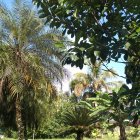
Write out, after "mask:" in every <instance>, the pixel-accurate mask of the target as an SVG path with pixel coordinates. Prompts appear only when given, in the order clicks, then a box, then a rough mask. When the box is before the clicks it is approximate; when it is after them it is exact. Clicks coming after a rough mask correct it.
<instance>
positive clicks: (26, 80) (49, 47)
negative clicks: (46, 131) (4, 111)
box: [0, 0, 64, 140]
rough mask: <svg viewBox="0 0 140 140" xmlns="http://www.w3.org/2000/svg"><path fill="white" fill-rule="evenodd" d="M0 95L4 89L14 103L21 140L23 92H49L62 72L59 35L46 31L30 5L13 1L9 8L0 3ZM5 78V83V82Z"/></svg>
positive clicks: (21, 138)
mask: <svg viewBox="0 0 140 140" xmlns="http://www.w3.org/2000/svg"><path fill="white" fill-rule="evenodd" d="M0 27H1V30H0V43H1V44H0V66H1V68H0V97H1V102H2V101H3V102H4V100H2V98H3V94H4V92H3V91H5V90H8V92H9V94H10V97H12V99H13V100H14V102H15V112H16V124H17V128H18V136H19V139H20V140H23V139H24V125H23V118H22V110H23V108H21V104H22V100H23V99H24V97H25V96H26V95H27V94H34V96H33V97H32V100H33V99H35V98H36V97H37V94H38V93H41V94H42V95H43V94H44V93H52V92H53V91H54V90H53V84H52V83H53V82H54V81H59V82H61V79H62V77H63V75H64V73H63V68H62V66H61V63H60V60H61V58H62V54H61V53H60V52H59V49H57V48H56V47H55V44H56V45H57V44H59V46H60V45H62V46H64V45H63V43H62V41H63V38H62V37H61V35H59V34H54V33H51V32H50V33H48V32H46V28H45V26H44V22H43V20H41V19H39V18H38V16H37V14H36V12H35V11H34V10H32V7H31V5H30V4H28V3H26V2H24V1H20V0H15V3H14V5H13V7H12V9H10V10H9V9H8V8H7V7H6V6H4V5H2V4H0ZM7 81H8V82H7Z"/></svg>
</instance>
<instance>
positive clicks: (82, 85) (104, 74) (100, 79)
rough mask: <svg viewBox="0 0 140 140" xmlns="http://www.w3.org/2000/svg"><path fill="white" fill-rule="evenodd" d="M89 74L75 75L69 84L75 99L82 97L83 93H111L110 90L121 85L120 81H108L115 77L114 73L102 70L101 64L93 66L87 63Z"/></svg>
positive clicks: (97, 63)
mask: <svg viewBox="0 0 140 140" xmlns="http://www.w3.org/2000/svg"><path fill="white" fill-rule="evenodd" d="M88 66H89V74H85V73H76V74H75V75H74V78H73V80H72V81H71V82H70V88H71V92H73V93H74V94H75V95H76V96H77V97H79V96H83V94H84V92H87V90H90V88H92V89H91V91H90V92H93V90H94V92H100V91H103V90H104V92H111V90H113V89H115V88H116V87H118V88H119V87H120V86H121V85H122V82H121V81H109V79H111V78H115V77H116V75H115V74H116V72H115V71H114V70H113V69H110V70H102V63H101V62H96V63H95V65H93V64H91V63H90V62H89V63H88Z"/></svg>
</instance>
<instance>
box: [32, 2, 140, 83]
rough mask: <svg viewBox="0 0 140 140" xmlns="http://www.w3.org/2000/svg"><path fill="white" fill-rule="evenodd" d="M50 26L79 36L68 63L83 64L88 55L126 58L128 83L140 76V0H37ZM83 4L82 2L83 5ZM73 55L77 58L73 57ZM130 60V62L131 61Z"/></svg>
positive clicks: (103, 57)
mask: <svg viewBox="0 0 140 140" xmlns="http://www.w3.org/2000/svg"><path fill="white" fill-rule="evenodd" d="M33 2H34V3H35V4H37V6H38V7H41V10H40V11H39V13H40V17H41V18H45V19H46V23H50V27H56V28H58V27H61V28H62V29H63V34H65V33H67V34H70V35H71V37H75V47H74V48H72V49H70V50H69V55H68V57H67V59H66V61H65V62H64V63H67V64H71V65H72V66H73V65H76V66H79V67H80V68H82V67H83V64H84V56H86V57H87V58H90V60H91V62H92V63H93V64H94V63H95V61H96V59H101V60H102V61H104V60H107V61H108V62H110V61H111V60H112V61H118V59H119V58H121V57H123V58H124V63H125V62H126V64H127V65H126V71H125V73H126V76H127V82H128V83H130V82H133V83H134V82H138V79H139V75H140V74H139V66H140V64H139V62H140V61H139V57H140V54H139V52H140V49H139V35H140V34H139V32H140V26H139V25H140V18H139V17H140V9H139V4H140V1H139V0H123V1H122V0H113V1H112V0H105V1H102V0H83V1H80V0H71V1H69V0H53V1H49V0H43V1H41V0H33ZM79 3H80V4H79ZM73 54H74V55H75V54H76V56H77V57H73ZM127 62H128V63H127Z"/></svg>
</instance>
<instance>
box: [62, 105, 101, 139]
mask: <svg viewBox="0 0 140 140" xmlns="http://www.w3.org/2000/svg"><path fill="white" fill-rule="evenodd" d="M90 113H91V111H90V110H88V109H87V108H86V107H85V105H75V104H71V105H70V106H69V107H67V110H64V112H63V113H62V122H63V123H64V124H65V125H66V126H69V127H68V129H66V130H65V132H63V133H62V134H63V135H69V134H72V133H75V134H76V135H77V137H76V140H83V137H84V136H88V137H90V136H91V132H92V130H93V129H94V128H99V126H98V121H100V122H101V120H102V119H101V118H100V119H99V116H98V115H92V116H91V115H90ZM62 134H61V135H62Z"/></svg>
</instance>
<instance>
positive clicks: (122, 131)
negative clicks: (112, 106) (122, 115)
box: [120, 124, 127, 140]
mask: <svg viewBox="0 0 140 140" xmlns="http://www.w3.org/2000/svg"><path fill="white" fill-rule="evenodd" d="M120 140H127V137H126V132H125V127H124V125H123V124H121V125H120Z"/></svg>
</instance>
